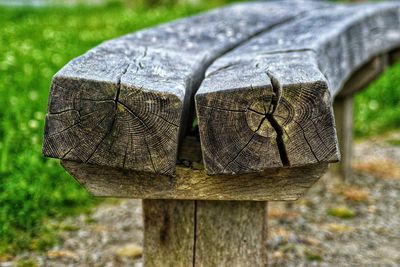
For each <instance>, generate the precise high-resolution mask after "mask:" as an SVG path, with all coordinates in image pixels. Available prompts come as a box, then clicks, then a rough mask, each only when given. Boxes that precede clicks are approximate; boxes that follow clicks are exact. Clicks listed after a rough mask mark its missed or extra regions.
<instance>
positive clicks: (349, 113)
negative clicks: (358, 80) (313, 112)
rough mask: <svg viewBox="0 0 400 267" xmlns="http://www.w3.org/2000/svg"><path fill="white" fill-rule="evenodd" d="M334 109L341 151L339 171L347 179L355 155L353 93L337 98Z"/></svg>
mask: <svg viewBox="0 0 400 267" xmlns="http://www.w3.org/2000/svg"><path fill="white" fill-rule="evenodd" d="M334 109H335V119H336V130H337V135H338V139H339V147H340V153H341V160H340V162H339V166H338V172H339V174H340V175H341V177H342V178H343V179H344V180H345V179H347V178H348V177H349V175H350V174H351V158H352V155H353V95H346V96H344V97H337V98H335V102H334Z"/></svg>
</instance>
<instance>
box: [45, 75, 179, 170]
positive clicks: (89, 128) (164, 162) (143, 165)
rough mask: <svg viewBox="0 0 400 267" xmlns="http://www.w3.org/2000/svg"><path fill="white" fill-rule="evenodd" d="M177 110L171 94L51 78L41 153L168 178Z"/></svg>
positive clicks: (172, 162) (174, 148) (173, 159)
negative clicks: (165, 175)
mask: <svg viewBox="0 0 400 267" xmlns="http://www.w3.org/2000/svg"><path fill="white" fill-rule="evenodd" d="M120 87H121V88H120ZM180 109H181V101H180V100H179V99H178V98H177V97H176V96H173V95H172V96H171V95H167V94H158V93H157V92H150V91H144V90H142V89H136V88H129V87H125V86H123V85H122V86H121V85H119V84H112V83H105V82H96V81H86V80H74V79H66V78H58V77H56V78H55V79H54V80H53V84H52V90H51V96H50V100H49V111H48V115H47V116H46V127H45V137H44V146H43V154H44V155H45V156H48V157H54V158H59V159H68V160H73V161H77V162H85V163H91V164H96V165H103V166H112V167H120V168H126V169H134V170H137V171H145V172H153V173H160V174H173V173H174V171H175V162H176V155H177V145H176V143H177V142H178V140H177V139H178V135H179V133H178V131H179V118H180Z"/></svg>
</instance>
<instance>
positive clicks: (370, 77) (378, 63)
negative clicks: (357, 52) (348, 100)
mask: <svg viewBox="0 0 400 267" xmlns="http://www.w3.org/2000/svg"><path fill="white" fill-rule="evenodd" d="M387 65H388V54H383V55H379V56H377V57H374V58H372V59H371V60H370V61H369V62H368V63H366V64H364V65H363V66H362V67H361V68H359V69H358V70H356V71H354V72H353V73H352V74H351V76H350V78H349V79H348V80H347V81H346V82H345V83H344V85H343V88H342V89H341V90H340V91H339V93H338V94H337V97H346V96H352V95H353V94H355V93H357V92H359V91H361V90H362V89H364V88H366V87H367V86H368V84H370V83H371V82H372V81H374V80H375V79H376V78H377V77H378V76H379V75H381V74H382V72H383V71H384V70H385V69H386V67H387Z"/></svg>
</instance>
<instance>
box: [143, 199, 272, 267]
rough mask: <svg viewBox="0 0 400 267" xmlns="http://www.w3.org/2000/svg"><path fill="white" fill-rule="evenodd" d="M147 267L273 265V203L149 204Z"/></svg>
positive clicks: (146, 207) (146, 210) (146, 208)
mask: <svg viewBox="0 0 400 267" xmlns="http://www.w3.org/2000/svg"><path fill="white" fill-rule="evenodd" d="M143 211H144V228H145V235H144V264H145V266H146V267H153V266H154V267H156V266H157V267H158V266H193V267H194V266H232V267H236V266H237V267H239V266H240V267H246V266H249V267H250V266H251V267H253V266H254V267H263V266H266V265H267V253H266V252H267V248H266V245H267V243H266V242H267V203H266V202H243V201H173V200H172V201H171V200H168V201H167V200H144V201H143Z"/></svg>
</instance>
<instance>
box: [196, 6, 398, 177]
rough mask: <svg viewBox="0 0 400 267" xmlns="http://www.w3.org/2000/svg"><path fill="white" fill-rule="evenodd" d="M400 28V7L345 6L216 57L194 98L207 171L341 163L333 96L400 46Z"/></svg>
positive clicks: (297, 21) (261, 169)
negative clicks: (368, 64) (374, 59)
mask: <svg viewBox="0 0 400 267" xmlns="http://www.w3.org/2000/svg"><path fill="white" fill-rule="evenodd" d="M399 29H400V5H399V4H396V3H382V4H358V5H343V6H341V5H339V6H336V7H335V8H330V9H327V10H324V11H321V10H319V11H318V12H315V13H314V14H310V15H309V16H307V17H304V18H302V19H299V20H296V21H294V22H290V23H287V24H284V25H282V26H280V27H276V28H274V29H273V30H271V31H269V32H267V33H264V34H262V35H260V36H258V37H256V38H253V39H252V40H250V41H249V42H248V43H246V44H244V45H242V46H240V47H238V48H236V49H235V50H233V51H232V52H230V53H228V54H226V55H224V56H223V57H221V58H219V59H218V60H216V61H215V62H214V63H213V64H212V65H211V67H210V68H209V69H208V71H207V73H206V77H205V79H204V81H203V83H202V85H201V86H200V89H199V91H198V92H197V94H196V97H195V99H196V110H197V115H198V121H199V129H200V137H201V143H202V150H203V158H204V163H205V167H206V170H207V172H208V173H209V174H222V173H226V174H238V173H247V172H259V171H264V170H266V169H268V168H276V167H282V166H290V167H294V166H305V165H312V164H317V163H324V162H335V161H338V160H339V157H340V155H339V149H338V144H337V138H336V132H335V123H334V118H333V111H332V96H334V95H335V94H337V92H338V91H339V90H340V88H341V87H342V86H343V84H344V83H345V81H346V80H347V78H348V77H349V76H350V75H351V73H352V72H354V71H355V70H356V69H358V68H359V67H361V66H362V65H363V64H364V63H365V62H367V61H368V60H370V59H371V58H372V57H374V56H376V55H377V54H380V53H386V52H387V51H389V50H390V49H393V48H394V47H398V46H400V30H399ZM227 81H228V82H227Z"/></svg>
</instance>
